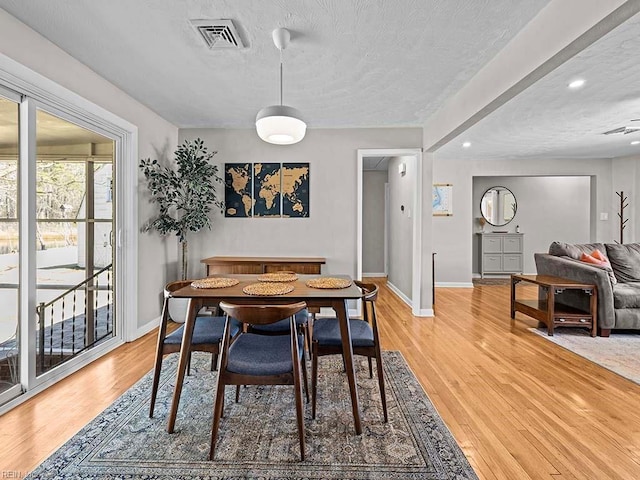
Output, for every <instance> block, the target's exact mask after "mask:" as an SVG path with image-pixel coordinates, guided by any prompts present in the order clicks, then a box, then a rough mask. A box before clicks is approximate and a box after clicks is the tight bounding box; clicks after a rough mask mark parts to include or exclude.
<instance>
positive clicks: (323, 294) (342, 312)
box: [167, 274, 362, 435]
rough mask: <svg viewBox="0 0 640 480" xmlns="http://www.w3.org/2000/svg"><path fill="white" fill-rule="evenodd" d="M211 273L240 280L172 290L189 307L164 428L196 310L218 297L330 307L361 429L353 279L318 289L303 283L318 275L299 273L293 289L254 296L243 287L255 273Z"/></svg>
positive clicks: (171, 423) (176, 397) (172, 419)
mask: <svg viewBox="0 0 640 480" xmlns="http://www.w3.org/2000/svg"><path fill="white" fill-rule="evenodd" d="M212 276H213V277H225V278H235V279H238V280H239V283H238V284H237V285H234V286H232V287H226V288H194V287H192V286H191V285H189V286H186V287H183V288H181V289H179V290H176V291H175V292H173V293H172V295H171V296H172V297H175V298H188V299H189V308H188V313H187V318H186V321H185V325H184V335H183V337H182V345H181V347H180V358H179V361H178V371H177V373H176V384H175V388H174V391H173V399H172V402H171V409H170V411H169V419H168V424H167V432H169V433H173V431H174V427H175V423H176V416H177V413H178V405H179V403H180V394H181V393H182V383H183V381H184V377H185V373H186V371H187V364H188V363H189V350H190V347H191V339H192V336H193V328H194V325H195V321H196V316H197V314H198V312H199V311H200V310H201V309H202V308H203V307H208V306H216V305H217V304H218V303H219V302H220V301H223V300H224V301H226V302H229V303H237V304H243V305H272V304H283V303H294V302H298V301H303V302H305V303H306V304H307V306H308V307H318V308H320V307H331V308H333V310H334V311H335V313H336V317H337V318H338V320H339V321H340V334H341V336H342V351H343V356H344V362H345V369H346V373H347V380H348V384H349V391H350V394H351V408H352V411H353V421H354V424H355V430H356V434H358V435H360V434H361V433H362V423H361V421H360V406H359V400H358V387H357V385H356V381H355V366H354V363H353V349H352V345H351V331H350V328H349V308H348V301H349V300H354V299H360V298H361V297H362V293H361V291H360V289H359V288H358V287H356V286H355V285H354V284H353V283H351V285H350V286H349V287H347V288H339V289H319V288H311V287H308V286H307V285H306V283H305V282H306V281H307V280H310V279H312V278H318V277H320V275H298V280H296V281H295V282H291V283H290V284H291V285H292V286H293V287H294V289H293V291H292V292H290V293H287V294H285V295H270V296H262V295H260V296H257V295H247V294H245V293H244V292H243V291H242V289H243V288H244V287H245V286H247V285H249V284H252V283H257V282H258V275H230V274H226V275H212ZM332 276H333V277H338V278H345V279H349V280H351V279H350V277H348V276H346V275H332Z"/></svg>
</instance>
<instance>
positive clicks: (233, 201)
mask: <svg viewBox="0 0 640 480" xmlns="http://www.w3.org/2000/svg"><path fill="white" fill-rule="evenodd" d="M224 181H225V190H224V201H225V209H224V216H225V217H232V218H246V217H272V218H273V217H275V218H280V217H285V218H304V217H308V216H309V164H308V163H282V164H280V163H225V164H224Z"/></svg>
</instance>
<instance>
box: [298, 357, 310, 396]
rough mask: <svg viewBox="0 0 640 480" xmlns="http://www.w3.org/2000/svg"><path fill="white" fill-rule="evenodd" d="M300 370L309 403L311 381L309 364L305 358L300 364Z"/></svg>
mask: <svg viewBox="0 0 640 480" xmlns="http://www.w3.org/2000/svg"><path fill="white" fill-rule="evenodd" d="M300 368H301V369H302V379H303V380H304V395H305V397H306V400H307V403H309V380H308V379H307V362H306V360H305V359H304V356H303V358H302V361H301V362H300Z"/></svg>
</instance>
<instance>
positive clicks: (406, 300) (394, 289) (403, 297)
mask: <svg viewBox="0 0 640 480" xmlns="http://www.w3.org/2000/svg"><path fill="white" fill-rule="evenodd" d="M387 287H389V290H391V291H392V292H393V293H395V294H396V295H397V296H398V297H400V300H402V301H403V302H404V303H406V304H407V305H409V306H410V307H413V302H412V301H411V299H410V298H409V297H407V296H406V295H405V294H404V293H402V292H401V291H400V289H399V288H398V287H396V286H395V285H394V284H393V283H391V282H389V281H387Z"/></svg>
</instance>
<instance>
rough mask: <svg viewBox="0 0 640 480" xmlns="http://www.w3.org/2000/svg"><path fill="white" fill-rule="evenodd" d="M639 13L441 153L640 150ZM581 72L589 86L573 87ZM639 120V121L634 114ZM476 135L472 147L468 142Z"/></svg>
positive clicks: (478, 155) (563, 154)
mask: <svg viewBox="0 0 640 480" xmlns="http://www.w3.org/2000/svg"><path fill="white" fill-rule="evenodd" d="M639 54H640V15H635V16H634V17H632V18H631V19H630V20H628V21H627V22H626V23H623V24H622V25H620V26H619V27H617V28H616V29H614V30H612V31H611V32H610V33H609V34H607V35H606V36H604V37H603V38H601V39H600V40H598V41H597V42H595V43H594V44H593V45H591V46H590V47H588V48H586V49H585V50H583V51H582V52H581V53H579V54H578V55H576V56H575V57H573V58H572V59H571V60H569V61H568V62H566V63H564V64H563V65H561V66H560V67H558V68H557V69H556V70H554V71H553V72H551V73H550V74H549V75H547V76H546V77H544V78H542V79H541V80H539V81H538V82H537V83H535V84H534V85H533V86H531V87H529V88H528V89H527V90H525V91H524V92H522V93H521V94H520V95H518V96H517V97H515V98H514V99H512V100H511V101H509V102H507V103H506V104H505V105H503V106H502V107H500V108H499V109H498V110H496V111H494V112H493V113H491V114H489V115H488V116H487V117H485V118H484V119H483V120H482V121H480V122H479V123H478V124H476V125H474V126H473V127H471V128H470V129H468V130H467V131H466V132H465V133H463V134H462V135H460V136H459V137H458V138H456V139H455V140H453V141H452V142H450V143H448V144H447V145H445V146H444V147H442V148H440V149H439V150H438V151H437V154H436V155H437V157H438V158H446V159H464V158H470V159H477V160H485V159H497V158H507V159H508V158H531V159H536V158H558V159H561V158H615V157H623V156H631V155H640V145H630V142H631V141H633V140H640V131H637V132H635V133H629V134H627V135H603V133H604V132H606V131H608V130H612V129H614V128H617V127H621V126H624V125H629V120H631V119H635V118H640V56H639ZM576 78H582V79H584V80H586V83H585V85H584V87H583V88H581V89H579V90H570V89H569V88H568V87H567V85H568V83H569V82H571V81H572V80H574V79H576ZM635 123H638V122H635ZM464 141H470V142H471V143H472V146H471V147H470V148H466V149H465V148H462V143H463V142H464Z"/></svg>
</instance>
